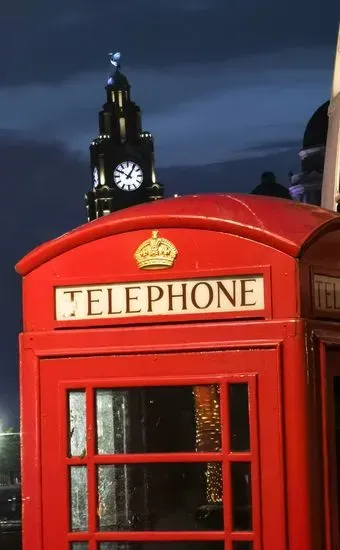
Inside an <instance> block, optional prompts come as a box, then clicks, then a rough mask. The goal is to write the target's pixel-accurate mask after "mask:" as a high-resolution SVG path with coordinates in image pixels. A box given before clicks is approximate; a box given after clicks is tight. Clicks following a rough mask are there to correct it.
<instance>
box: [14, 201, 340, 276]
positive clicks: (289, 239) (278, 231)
mask: <svg viewBox="0 0 340 550" xmlns="http://www.w3.org/2000/svg"><path fill="white" fill-rule="evenodd" d="M170 227H171V228H174V227H178V228H191V229H208V230H211V231H219V232H223V233H232V234H234V235H238V236H241V237H245V238H248V239H251V240H253V241H257V242H260V243H263V244H266V245H268V246H271V247H273V248H276V249H277V250H280V251H282V252H285V253H286V254H289V255H290V256H293V257H297V256H299V254H300V253H301V250H302V248H306V246H308V245H309V244H310V243H311V242H312V241H314V239H315V238H316V237H317V236H319V235H321V234H323V233H325V232H327V231H331V230H334V229H340V216H339V215H338V214H336V213H334V212H331V211H328V210H323V209H322V208H319V207H317V206H312V205H305V204H301V203H296V202H292V201H289V200H285V199H276V198H273V197H264V196H256V195H242V194H205V195H204V194H203V195H187V196H183V197H177V198H169V199H164V200H161V201H157V202H155V203H146V204H141V205H138V206H134V207H131V208H128V209H126V210H121V211H119V212H115V213H113V214H110V215H108V216H104V217H102V218H100V219H98V220H95V221H93V222H90V223H87V224H85V225H82V226H80V227H78V228H76V229H74V230H72V231H70V232H69V233H66V234H65V235H62V236H61V237H59V238H57V239H54V240H52V241H49V242H47V243H44V244H43V245H41V246H39V247H37V248H35V249H34V250H33V251H32V252H30V253H29V254H27V255H26V256H25V257H24V258H23V259H22V260H20V261H19V262H18V264H17V265H16V270H17V272H18V273H20V274H21V275H26V274H27V273H29V272H30V271H33V270H34V269H36V268H37V267H39V266H40V265H42V264H43V263H45V262H48V261H49V260H51V259H52V258H54V257H56V256H58V255H60V254H62V253H64V252H67V251H68V250H71V249H73V248H75V247H77V246H80V245H82V244H85V243H88V242H91V241H95V240H97V239H102V238H104V237H107V236H109V235H114V234H119V233H126V232H129V231H134V230H138V229H158V228H170Z"/></svg>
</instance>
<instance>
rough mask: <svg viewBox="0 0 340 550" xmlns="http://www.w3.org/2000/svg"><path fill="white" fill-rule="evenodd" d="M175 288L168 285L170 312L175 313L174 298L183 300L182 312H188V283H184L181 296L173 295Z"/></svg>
mask: <svg viewBox="0 0 340 550" xmlns="http://www.w3.org/2000/svg"><path fill="white" fill-rule="evenodd" d="M173 286H174V285H171V284H170V285H168V290H169V311H173V309H174V308H173V299H174V298H182V310H186V309H187V295H186V290H187V284H186V283H182V292H181V293H180V294H173V292H172V289H173Z"/></svg>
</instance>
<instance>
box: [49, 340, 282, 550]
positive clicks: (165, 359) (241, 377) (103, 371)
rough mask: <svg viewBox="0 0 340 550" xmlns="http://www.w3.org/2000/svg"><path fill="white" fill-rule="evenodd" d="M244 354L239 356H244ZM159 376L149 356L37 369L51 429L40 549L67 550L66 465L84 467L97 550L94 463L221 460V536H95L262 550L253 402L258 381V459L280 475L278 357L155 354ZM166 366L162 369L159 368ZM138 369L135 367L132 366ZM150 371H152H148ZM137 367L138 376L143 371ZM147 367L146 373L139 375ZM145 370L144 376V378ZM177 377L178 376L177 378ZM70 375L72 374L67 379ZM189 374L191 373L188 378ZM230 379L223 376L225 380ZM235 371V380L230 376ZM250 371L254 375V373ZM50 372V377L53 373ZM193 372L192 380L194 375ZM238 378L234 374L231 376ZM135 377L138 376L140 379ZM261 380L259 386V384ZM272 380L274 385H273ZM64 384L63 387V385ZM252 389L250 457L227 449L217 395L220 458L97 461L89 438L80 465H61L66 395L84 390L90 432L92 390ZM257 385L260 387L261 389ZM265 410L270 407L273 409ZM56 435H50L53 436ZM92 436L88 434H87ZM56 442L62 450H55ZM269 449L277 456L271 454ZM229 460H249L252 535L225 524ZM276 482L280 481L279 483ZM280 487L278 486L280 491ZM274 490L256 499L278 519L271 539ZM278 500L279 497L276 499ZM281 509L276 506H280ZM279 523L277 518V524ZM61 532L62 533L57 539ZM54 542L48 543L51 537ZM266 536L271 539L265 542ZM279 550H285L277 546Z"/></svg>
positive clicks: (68, 461)
mask: <svg viewBox="0 0 340 550" xmlns="http://www.w3.org/2000/svg"><path fill="white" fill-rule="evenodd" d="M242 355H243V357H242ZM154 357H157V364H158V369H159V370H160V371H161V370H162V371H163V376H161V375H160V374H159V375H158V376H157V377H156V376H155V372H154V369H153V368H152V362H153V361H152V356H147V355H145V356H144V357H143V359H142V358H141V357H139V358H138V357H136V356H129V355H127V356H116V357H111V358H110V357H100V356H97V357H94V358H78V359H77V358H74V359H72V360H70V359H62V358H60V359H59V360H58V368H57V369H55V368H54V365H53V364H51V362H54V361H55V360H53V359H47V360H43V361H42V366H41V369H42V370H41V395H42V401H41V407H42V409H41V416H42V418H43V419H45V420H44V422H47V418H48V424H47V425H44V422H43V426H42V437H43V440H44V446H43V448H42V461H43V466H42V476H43V478H42V485H43V493H44V494H43V502H44V510H45V512H44V513H43V515H44V525H45V528H44V532H45V545H46V548H49V549H50V548H51V550H52V548H53V546H52V544H55V548H58V549H63V548H65V550H66V548H67V546H66V540H65V532H67V531H68V529H67V522H68V517H67V516H68V506H67V502H68V501H67V481H66V480H67V476H66V475H65V474H66V471H65V467H67V466H69V465H85V464H86V465H88V479H89V518H90V525H89V530H90V535H88V537H89V539H90V550H96V547H95V540H94V536H93V535H94V533H95V532H96V531H95V524H94V521H95V520H94V518H95V517H96V507H97V505H96V500H95V498H94V494H95V486H94V483H95V481H94V479H95V475H94V469H95V465H96V464H121V463H136V462H138V463H141V462H143V463H148V462H150V463H151V462H157V463H160V462H211V461H219V460H222V461H223V463H224V476H223V477H224V480H225V481H227V483H226V485H225V497H226V503H225V532H224V533H223V532H201V533H198V532H157V533H155V532H119V533H109V534H103V533H97V534H96V540H97V541H98V540H107V541H109V540H113V541H114V540H202V541H203V540H224V539H225V540H226V548H227V549H228V550H229V548H230V550H231V546H230V547H229V546H228V545H229V544H231V541H232V540H253V541H254V550H260V549H261V547H262V544H261V534H260V523H261V520H260V518H261V502H260V496H259V493H260V492H259V486H258V483H259V482H260V478H259V463H258V453H259V442H258V437H259V434H258V432H257V417H258V405H257V399H256V385H257V382H256V380H257V378H258V377H260V382H259V383H260V390H259V391H260V393H261V399H262V401H263V400H265V401H266V402H267V407H266V410H262V412H261V413H260V416H261V418H260V425H261V433H262V441H261V453H262V454H263V455H266V454H268V456H266V458H265V462H266V463H267V464H266V468H268V467H269V468H271V469H272V471H273V476H275V478H276V476H277V474H278V463H279V461H280V458H279V457H278V456H276V453H277V450H278V449H279V447H280V445H279V443H278V441H276V443H275V440H276V437H275V436H274V434H275V433H277V435H278V434H279V430H278V429H277V428H278V427H277V417H275V416H273V414H271V412H270V411H273V410H275V409H276V408H277V406H278V403H277V394H276V392H275V391H274V392H273V391H272V388H273V387H275V385H276V384H277V374H278V373H277V367H275V365H276V363H277V352H276V351H275V350H272V351H270V350H268V349H267V350H266V349H264V350H262V351H258V352H251V362H252V365H251V366H250V365H249V359H250V355H249V352H247V351H244V352H243V353H242V352H240V351H238V352H237V353H233V352H232V351H226V352H205V353H203V352H200V353H192V352H188V353H186V354H184V355H183V354H175V355H173V354H158V355H157V356H154ZM179 360H182V361H183V360H184V361H185V371H186V372H185V374H182V373H181V370H182V367H181V366H179V367H177V369H176V368H174V366H173V364H174V363H175V364H176V363H177V364H178V362H179ZM161 363H163V366H162V367H161V368H160V364H161ZM133 364H136V368H135V367H133ZM170 364H171V365H172V371H173V374H172V375H171V376H168V375H166V374H165V372H166V371H167V370H168V368H169V365H170ZM150 365H151V367H150ZM113 367H114V371H115V375H114V378H113V379H112V378H110V376H108V373H109V372H111V373H112V369H113ZM127 367H128V368H129V374H128V375H127V374H126V373H127ZM141 367H142V369H141ZM143 367H144V368H143ZM141 370H142V377H140V376H141ZM176 370H177V374H175V371H176ZM71 371H74V374H73V373H72V372H71ZM189 372H190V374H189ZM226 372H228V375H227V374H226ZM233 372H234V374H233ZM252 372H254V374H251V373H252ZM53 373H54V374H53ZM196 373H197V374H196ZM236 373H237V374H236ZM137 375H138V377H137ZM262 378H263V382H262ZM275 379H276V382H275ZM62 380H67V382H62ZM245 381H247V382H249V392H250V415H251V416H250V418H251V444H252V449H251V452H247V453H233V452H230V451H229V449H228V438H227V434H228V429H227V426H228V423H227V421H226V414H225V411H226V410H228V409H227V407H228V403H227V394H226V392H225V391H224V392H222V395H221V411H224V413H223V416H222V423H223V422H224V423H225V428H224V430H226V431H225V432H224V434H223V446H222V451H221V452H219V453H174V454H172V455H167V454H164V453H157V454H153V455H135V454H129V455H107V456H102V455H100V456H95V454H94V440H93V437H90V439H89V447H88V455H87V457H86V458H85V459H79V458H66V457H67V449H66V441H67V436H66V434H67V426H66V421H65V417H66V401H65V395H66V389H71V388H74V389H76V388H78V389H79V387H80V386H81V387H82V388H86V392H87V398H88V399H89V402H88V409H87V410H88V414H89V416H88V421H87V422H88V428H90V429H91V427H92V426H93V425H94V418H93V410H94V408H93V402H92V388H93V387H96V386H98V387H101V388H105V387H122V386H123V387H138V386H143V385H144V386H145V385H148V386H149V385H151V386H152V385H194V384H203V383H209V384H212V383H219V384H222V387H225V386H223V384H224V383H237V382H245ZM262 385H263V386H264V387H263V388H262ZM267 387H270V388H271V391H270V393H271V395H270V396H269V395H268V393H267ZM270 403H272V404H271V405H270ZM53 428H54V429H53ZM90 433H92V429H91V431H90ZM60 441H61V442H62V443H60ZM272 447H273V448H274V449H275V451H273V450H270V449H271V448H272ZM51 448H53V449H55V450H56V457H55V461H54V463H53V464H52V463H51V460H50V449H51ZM232 461H246V462H251V463H252V494H253V509H254V512H255V514H254V528H253V531H252V532H247V533H243V532H242V533H241V532H232V530H231V517H230V509H231V506H230V498H231V497H230V490H229V491H228V486H229V488H230V483H229V481H228V478H229V475H230V474H229V464H230V462H232ZM52 475H53V479H54V486H55V489H54V490H53V491H51V485H50V483H49V480H50V479H51V477H52ZM276 479H277V478H276ZM281 488H282V487H281ZM273 490H274V491H275V492H276V491H277V487H275V488H273V487H270V486H266V487H262V490H261V493H262V495H263V497H262V499H263V500H262V506H263V507H265V508H266V513H265V515H266V516H268V515H272V517H273V520H275V525H276V528H275V532H276V533H277V531H278V526H279V523H280V519H279V517H280V511H279V510H280V509H281V505H280V504H278V505H277V506H276V507H275V505H274V503H273V501H272V499H271V498H270V496H271V493H272V491H273ZM281 498H282V495H281ZM277 502H279V501H277ZM55 508H58V509H60V510H65V512H64V514H63V520H61V521H60V522H59V525H58V526H55V525H54V527H53V522H54V521H55V511H54V510H55ZM281 521H282V518H281ZM58 532H59V534H58ZM52 533H53V535H52V536H51V535H50V534H52ZM267 536H268V535H267ZM84 538H85V536H84V534H78V533H72V534H69V535H68V540H69V541H76V540H84ZM276 548H277V549H278V550H279V548H281V546H280V544H279V543H278V542H277V543H276ZM282 548H283V546H282Z"/></svg>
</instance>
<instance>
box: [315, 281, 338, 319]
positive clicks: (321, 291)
mask: <svg viewBox="0 0 340 550" xmlns="http://www.w3.org/2000/svg"><path fill="white" fill-rule="evenodd" d="M314 307H315V309H317V310H319V311H323V312H328V313H340V277H329V276H328V275H314Z"/></svg>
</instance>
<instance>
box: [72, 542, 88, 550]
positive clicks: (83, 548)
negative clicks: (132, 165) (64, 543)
mask: <svg viewBox="0 0 340 550" xmlns="http://www.w3.org/2000/svg"><path fill="white" fill-rule="evenodd" d="M70 550H89V543H88V542H85V541H81V542H71V547H70Z"/></svg>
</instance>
